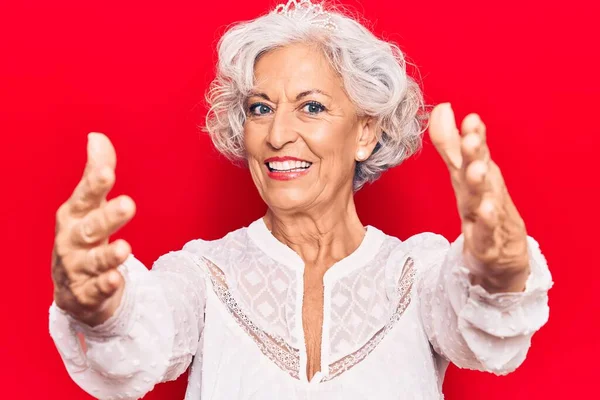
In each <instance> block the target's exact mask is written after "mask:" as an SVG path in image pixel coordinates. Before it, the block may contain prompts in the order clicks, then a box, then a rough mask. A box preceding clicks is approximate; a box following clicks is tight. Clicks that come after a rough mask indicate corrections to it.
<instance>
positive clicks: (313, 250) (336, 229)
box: [264, 196, 365, 273]
mask: <svg viewBox="0 0 600 400" xmlns="http://www.w3.org/2000/svg"><path fill="white" fill-rule="evenodd" d="M339 202H342V201H341V200H340V201H338V202H337V203H339ZM264 222H265V224H266V226H267V228H268V229H269V230H270V231H271V233H272V234H273V236H275V238H277V239H278V240H279V241H280V242H282V243H284V244H285V245H287V246H288V247H290V248H291V249H292V250H294V251H295V252H296V253H297V254H298V255H299V256H300V257H301V258H302V260H303V261H304V264H305V268H315V269H318V270H322V272H323V273H324V272H325V271H326V270H327V269H328V268H329V267H330V266H332V265H333V264H334V263H335V262H337V261H339V260H341V259H343V258H345V257H347V256H348V255H349V254H351V253H352V252H353V251H354V250H356V249H357V248H358V246H359V245H360V243H361V242H362V240H363V238H364V235H365V228H364V227H363V224H362V223H361V222H360V219H359V218H358V214H357V213H356V207H355V204H354V199H353V197H352V196H350V198H349V199H346V201H343V202H342V204H330V205H328V206H327V207H322V208H321V209H319V210H314V209H313V210H310V211H308V212H306V211H302V212H300V211H294V212H289V211H287V212H282V211H277V210H274V209H271V208H269V210H268V211H267V213H266V215H265V217H264Z"/></svg>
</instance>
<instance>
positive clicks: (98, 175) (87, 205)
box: [67, 167, 115, 217]
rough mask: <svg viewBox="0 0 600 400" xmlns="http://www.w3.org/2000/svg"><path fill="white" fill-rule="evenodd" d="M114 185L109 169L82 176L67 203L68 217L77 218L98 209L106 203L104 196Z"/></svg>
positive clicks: (112, 175)
mask: <svg viewBox="0 0 600 400" xmlns="http://www.w3.org/2000/svg"><path fill="white" fill-rule="evenodd" d="M114 184H115V173H114V171H113V170H112V169H110V168H109V167H101V168H99V169H95V170H93V171H90V172H89V173H86V174H84V175H83V177H82V178H81V181H79V183H78V184H77V187H76V188H75V190H74V191H73V194H72V195H71V197H70V198H69V200H68V201H67V203H68V205H69V213H70V215H73V216H76V217H78V216H82V215H85V214H87V213H88V212H90V211H91V210H93V209H94V208H98V207H99V206H100V205H101V204H102V203H104V202H105V201H106V196H107V195H108V192H110V190H111V189H112V188H113V186H114Z"/></svg>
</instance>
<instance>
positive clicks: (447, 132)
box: [429, 103, 462, 171]
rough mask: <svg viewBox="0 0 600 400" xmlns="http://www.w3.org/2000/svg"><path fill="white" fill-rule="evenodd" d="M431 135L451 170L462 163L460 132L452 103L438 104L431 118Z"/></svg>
mask: <svg viewBox="0 0 600 400" xmlns="http://www.w3.org/2000/svg"><path fill="white" fill-rule="evenodd" d="M429 137H430V138H431V141H432V142H433V145H434V146H435V148H436V150H437V151H438V153H440V155H441V156H442V158H443V159H444V162H445V163H446V166H447V167H448V169H450V170H451V171H452V170H453V169H459V168H460V167H461V165H462V153H461V151H460V133H459V131H458V129H457V128H456V120H455V119H454V112H453V111H452V107H451V106H450V103H442V104H438V105H437V106H435V107H434V109H433V111H431V116H430V118H429Z"/></svg>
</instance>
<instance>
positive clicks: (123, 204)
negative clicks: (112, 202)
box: [119, 197, 130, 211]
mask: <svg viewBox="0 0 600 400" xmlns="http://www.w3.org/2000/svg"><path fill="white" fill-rule="evenodd" d="M129 203H130V202H129V199H128V198H126V197H124V198H122V199H121V200H119V208H120V209H121V211H128V210H129V206H130V205H129Z"/></svg>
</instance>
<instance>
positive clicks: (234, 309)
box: [204, 258, 300, 379]
mask: <svg viewBox="0 0 600 400" xmlns="http://www.w3.org/2000/svg"><path fill="white" fill-rule="evenodd" d="M204 261H205V262H206V265H207V266H208V269H209V271H210V272H211V273H210V279H211V281H212V284H213V290H214V292H215V293H216V295H217V297H218V298H219V299H220V300H221V301H222V302H223V304H224V305H225V306H226V307H227V310H228V311H229V313H230V314H231V316H232V317H233V318H234V319H235V320H236V321H237V323H238V324H239V325H240V327H242V329H244V331H246V333H247V334H248V335H249V336H250V337H251V338H252V339H253V340H254V342H255V343H256V345H257V346H258V348H259V349H260V351H261V352H262V353H263V354H264V355H266V356H267V357H268V358H269V359H270V360H271V361H273V362H274V363H275V364H276V365H277V366H278V367H279V368H281V369H282V370H283V371H285V372H287V373H288V374H289V375H290V376H291V377H292V378H295V379H300V350H298V349H295V348H293V347H291V346H290V345H288V344H287V343H286V342H285V341H284V340H283V339H282V338H281V337H279V336H277V335H269V334H267V333H266V332H264V331H263V330H261V329H260V328H258V327H257V326H256V325H255V324H254V323H253V322H252V321H251V320H250V318H248V316H247V315H246V314H245V313H244V311H243V310H242V309H241V308H240V306H239V305H238V304H237V302H236V301H235V299H234V298H233V296H232V295H231V292H230V291H229V287H228V286H227V281H226V279H225V274H224V273H223V271H221V269H220V268H219V267H217V266H216V265H215V264H214V263H212V262H211V261H210V260H207V259H206V258H204Z"/></svg>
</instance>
